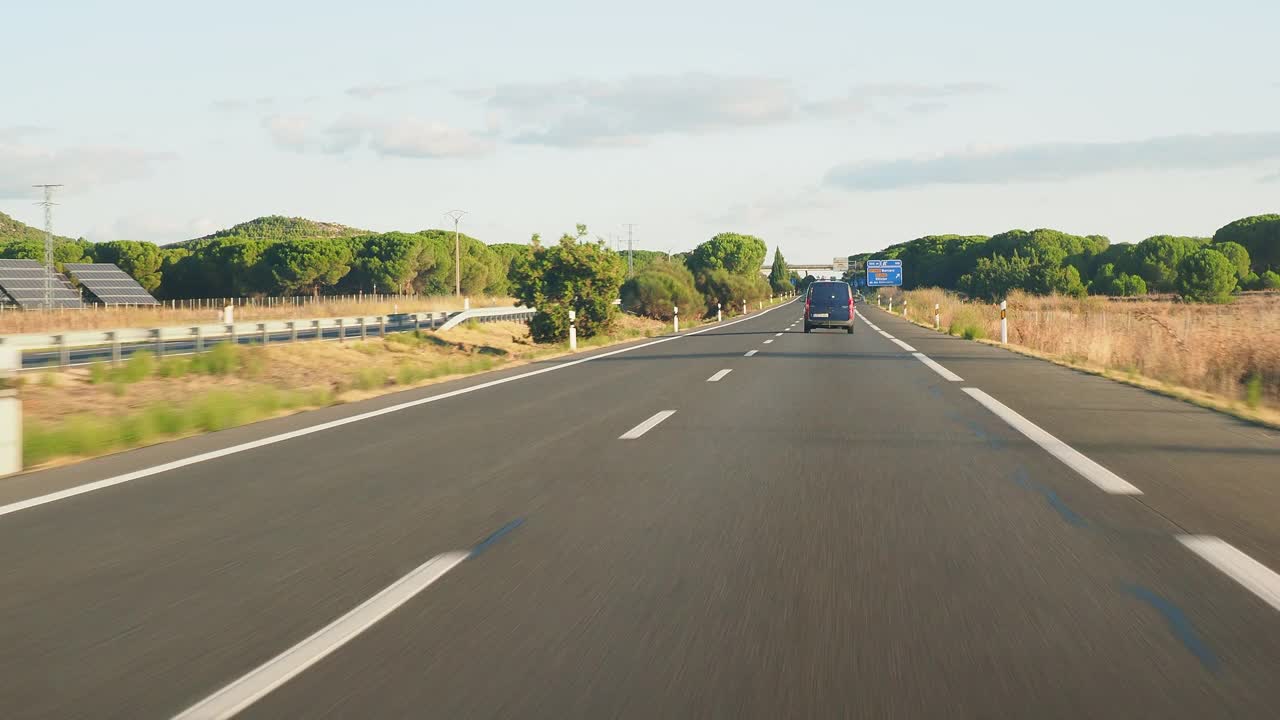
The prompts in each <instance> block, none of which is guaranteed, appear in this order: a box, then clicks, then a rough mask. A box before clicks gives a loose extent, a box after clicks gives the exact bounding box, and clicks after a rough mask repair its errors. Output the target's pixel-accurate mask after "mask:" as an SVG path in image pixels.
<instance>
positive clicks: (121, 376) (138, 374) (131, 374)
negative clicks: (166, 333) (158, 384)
mask: <svg viewBox="0 0 1280 720" xmlns="http://www.w3.org/2000/svg"><path fill="white" fill-rule="evenodd" d="M155 369H156V360H155V356H154V355H152V354H151V351H150V350H139V351H137V352H135V353H134V354H133V355H130V356H129V359H128V360H126V361H125V363H124V367H122V368H120V369H119V370H118V371H117V372H116V373H115V376H116V379H117V380H118V381H120V382H125V383H136V382H138V381H140V380H145V379H147V378H149V377H151V374H152V373H153V372H155Z"/></svg>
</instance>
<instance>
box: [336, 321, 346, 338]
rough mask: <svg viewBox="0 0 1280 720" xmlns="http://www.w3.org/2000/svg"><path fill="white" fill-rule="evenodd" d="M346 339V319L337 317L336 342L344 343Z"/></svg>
mask: <svg viewBox="0 0 1280 720" xmlns="http://www.w3.org/2000/svg"><path fill="white" fill-rule="evenodd" d="M346 341H347V319H346V318H338V342H340V343H344V342H346Z"/></svg>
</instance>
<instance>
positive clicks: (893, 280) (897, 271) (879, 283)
mask: <svg viewBox="0 0 1280 720" xmlns="http://www.w3.org/2000/svg"><path fill="white" fill-rule="evenodd" d="M901 284H902V261H901V260H868V261H867V287H897V286H899V285H901Z"/></svg>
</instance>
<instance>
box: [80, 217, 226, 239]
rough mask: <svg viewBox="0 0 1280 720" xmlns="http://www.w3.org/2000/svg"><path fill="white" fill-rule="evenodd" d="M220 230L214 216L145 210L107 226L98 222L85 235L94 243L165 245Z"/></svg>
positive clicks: (118, 219)
mask: <svg viewBox="0 0 1280 720" xmlns="http://www.w3.org/2000/svg"><path fill="white" fill-rule="evenodd" d="M218 229H219V226H218V223H216V222H214V221H213V220H212V219H210V218H192V219H188V220H174V219H172V218H166V217H161V216H159V215H155V214H145V213H144V214H140V215H129V216H126V217H121V218H117V219H116V220H115V221H113V222H111V223H109V224H105V225H95V226H94V227H92V228H90V229H89V231H88V232H87V233H85V237H86V238H88V239H89V240H92V241H94V242H104V241H108V240H146V241H150V242H154V243H158V244H164V243H171V242H178V241H180V240H190V239H192V238H197V237H203V236H205V235H209V234H211V233H213V232H214V231H215V230H218Z"/></svg>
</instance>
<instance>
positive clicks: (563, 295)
mask: <svg viewBox="0 0 1280 720" xmlns="http://www.w3.org/2000/svg"><path fill="white" fill-rule="evenodd" d="M586 234H587V227H586V226H585V225H579V226H578V230H577V235H576V236H574V235H568V234H566V235H564V236H563V237H562V238H560V243H559V244H557V245H555V246H553V247H548V248H544V247H540V246H538V245H536V244H535V245H534V247H533V249H532V251H531V252H529V253H528V254H527V255H526V256H524V257H520V258H517V259H516V261H515V263H514V268H513V272H512V278H511V279H512V290H513V291H514V295H515V296H516V297H517V298H518V299H519V300H520V302H522V303H524V304H525V305H526V306H530V307H536V308H537V309H538V312H537V313H535V314H534V317H533V320H532V321H531V322H530V323H529V332H530V334H531V335H532V336H533V339H534V340H535V341H536V342H563V341H564V340H566V339H567V338H568V337H569V311H570V310H574V311H575V312H576V313H577V320H576V324H577V328H578V335H579V336H580V337H582V338H589V337H591V336H593V335H603V334H605V333H607V332H608V331H609V329H610V328H611V327H612V326H613V321H614V319H615V317H616V316H617V312H618V311H617V308H616V307H614V305H613V301H614V300H615V299H616V298H617V297H618V289H619V287H620V286H621V285H622V277H623V273H624V270H623V268H624V265H623V262H622V259H621V258H620V257H618V254H617V253H615V252H613V251H612V250H610V249H609V248H608V247H606V246H605V244H604V243H603V242H598V243H588V242H583V238H584V237H586Z"/></svg>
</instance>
